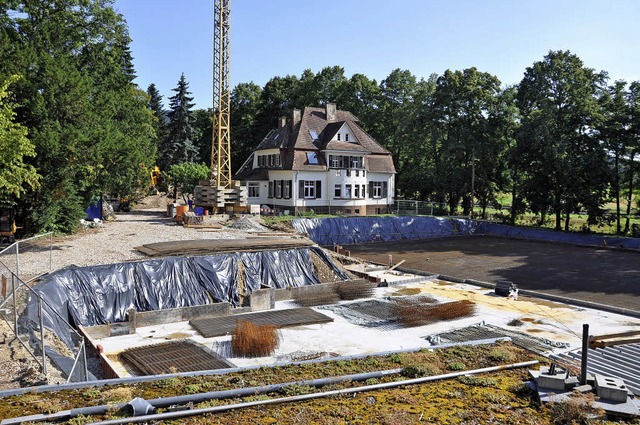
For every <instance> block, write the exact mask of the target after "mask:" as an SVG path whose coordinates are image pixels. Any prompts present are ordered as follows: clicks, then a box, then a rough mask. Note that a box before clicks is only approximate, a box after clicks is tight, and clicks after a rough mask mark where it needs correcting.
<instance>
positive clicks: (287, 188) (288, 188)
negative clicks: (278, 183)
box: [284, 180, 292, 199]
mask: <svg viewBox="0 0 640 425" xmlns="http://www.w3.org/2000/svg"><path fill="white" fill-rule="evenodd" d="M291 183H292V181H291V180H285V191H284V193H285V195H286V196H285V198H286V199H291V187H292V184H291Z"/></svg>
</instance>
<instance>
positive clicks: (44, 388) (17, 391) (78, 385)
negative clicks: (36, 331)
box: [0, 337, 511, 399]
mask: <svg viewBox="0 0 640 425" xmlns="http://www.w3.org/2000/svg"><path fill="white" fill-rule="evenodd" d="M499 341H511V338H509V337H502V338H490V339H482V340H475V341H466V342H455V343H451V344H443V345H431V346H424V347H413V348H405V349H402V350H390V351H380V352H377V353H368V354H352V355H348V356H338V357H331V358H325V359H313V360H302V361H299V362H281V363H271V364H267V365H255V366H245V367H235V368H228V369H215V370H204V371H202V370H201V371H197V372H182V373H172V374H165V375H148V376H131V377H127V378H114V379H103V380H99V381H90V382H70V383H68V384H59V385H41V386H37V387H24V388H14V389H11V390H5V391H0V399H1V398H4V397H11V396H15V395H21V394H26V393H41V392H55V391H63V390H77V389H82V388H93V387H99V386H106V385H120V384H138V383H141V382H152V381H159V380H161V379H167V378H185V377H192V376H210V375H226V374H229V373H235V372H244V371H247V370H253V369H259V368H261V367H267V368H269V367H282V366H285V365H298V364H308V363H322V362H331V361H338V360H346V361H348V360H357V359H363V358H366V357H380V356H388V355H391V354H396V353H410V352H414V351H419V350H422V349H429V350H435V349H437V348H444V347H449V346H452V345H456V346H457V345H482V344H494V343H496V342H499ZM36 360H37V358H36Z"/></svg>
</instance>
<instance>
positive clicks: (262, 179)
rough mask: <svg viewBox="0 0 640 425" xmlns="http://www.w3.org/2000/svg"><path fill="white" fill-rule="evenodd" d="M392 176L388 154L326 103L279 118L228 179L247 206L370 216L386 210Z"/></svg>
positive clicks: (392, 186) (352, 119)
mask: <svg viewBox="0 0 640 425" xmlns="http://www.w3.org/2000/svg"><path fill="white" fill-rule="evenodd" d="M395 172H396V171H395V167H394V165H393V158H392V157H391V153H390V152H389V151H388V150H386V149H385V148H383V147H382V146H381V145H380V144H378V142H376V141H375V140H374V139H373V138H372V137H371V136H370V135H368V134H367V133H366V132H365V131H364V130H363V129H362V128H360V126H359V125H358V118H356V117H355V116H354V115H353V114H352V113H350V112H347V111H340V110H337V109H336V105H335V104H332V103H328V104H327V105H326V106H325V107H324V108H311V107H305V108H304V110H303V111H300V110H298V109H296V110H294V111H293V114H292V119H291V121H289V122H287V119H286V117H282V118H280V120H279V125H278V129H274V130H271V131H270V132H269V134H267V135H266V137H265V138H264V139H263V140H262V142H261V143H260V144H259V145H258V147H257V148H256V150H255V151H254V152H253V153H252V154H251V155H250V156H249V158H247V160H246V161H245V163H244V164H243V165H242V167H241V168H240V170H238V172H237V174H236V175H235V176H234V177H233V178H234V180H240V181H241V182H242V185H246V187H247V192H248V201H249V203H250V204H259V205H268V206H270V207H271V208H273V209H274V210H276V211H278V212H280V213H287V212H289V213H290V214H299V213H301V212H306V211H310V210H313V211H314V212H315V213H318V214H325V213H329V214H347V215H371V214H381V213H387V212H389V211H390V209H391V206H392V205H393V195H394V190H395Z"/></svg>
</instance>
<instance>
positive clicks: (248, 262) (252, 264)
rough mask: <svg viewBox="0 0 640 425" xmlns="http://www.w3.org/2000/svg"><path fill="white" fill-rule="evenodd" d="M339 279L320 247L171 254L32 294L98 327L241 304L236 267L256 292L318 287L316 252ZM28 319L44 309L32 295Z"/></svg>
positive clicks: (67, 337) (100, 269)
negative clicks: (147, 314) (144, 315)
mask: <svg viewBox="0 0 640 425" xmlns="http://www.w3.org/2000/svg"><path fill="white" fill-rule="evenodd" d="M312 251H313V252H314V253H315V254H317V255H318V256H319V257H320V258H321V259H322V260H323V261H324V262H325V263H326V264H327V265H328V266H329V267H330V268H331V270H333V272H334V273H335V274H336V276H338V278H339V279H342V280H347V279H348V276H347V275H346V274H345V273H344V271H342V270H341V269H339V268H338V267H337V266H336V265H335V263H334V262H333V261H332V260H331V258H330V257H329V256H327V254H326V253H325V252H324V251H323V250H322V249H320V248H317V247H309V248H298V249H289V250H280V251H263V252H239V253H227V254H218V255H210V256H201V257H169V258H163V259H154V260H147V261H140V262H133V263H120V264H109V265H103V266H94V267H75V266H72V267H68V268H65V269H62V270H58V271H57V272H54V273H52V274H50V275H48V276H46V277H45V278H44V279H43V280H42V281H41V283H39V284H38V285H37V286H35V287H34V288H33V289H34V290H35V291H37V292H39V293H40V294H42V297H43V299H45V300H46V301H47V303H49V305H51V306H52V307H53V308H55V309H56V310H57V311H58V313H60V314H61V315H62V316H63V317H65V316H66V318H67V319H68V321H69V323H71V324H72V325H75V326H77V325H82V326H94V325H102V324H106V323H107V322H110V323H116V322H122V321H125V320H126V319H127V311H129V310H130V309H132V308H134V309H135V310H136V311H151V310H162V309H168V308H178V307H188V306H196V305H203V304H211V303H215V302H229V303H231V304H232V305H233V306H238V305H239V304H240V297H239V295H238V265H239V263H242V266H243V267H242V270H243V272H242V273H243V279H244V282H245V286H246V289H247V292H248V293H249V294H250V293H251V292H253V291H254V290H256V289H260V288H265V287H269V288H288V287H298V286H305V285H316V284H318V283H320V280H319V279H318V277H317V276H316V274H315V272H314V270H313V267H312V263H311V252H312ZM26 314H27V316H28V318H29V319H30V320H31V321H33V322H35V323H37V321H38V305H37V300H36V297H34V296H31V297H30V299H29V301H28V303H27V310H26ZM42 314H43V321H44V322H43V323H44V325H45V326H46V327H48V328H49V329H51V330H53V331H54V332H55V333H56V334H57V335H58V337H59V338H60V339H61V340H62V341H63V342H64V343H65V344H66V345H67V346H69V347H72V346H74V345H75V343H74V341H73V337H72V335H71V333H70V331H69V328H68V327H67V326H66V325H65V324H64V323H62V321H60V319H59V318H58V317H57V316H55V315H54V314H51V313H50V312H48V309H47V308H43V311H42Z"/></svg>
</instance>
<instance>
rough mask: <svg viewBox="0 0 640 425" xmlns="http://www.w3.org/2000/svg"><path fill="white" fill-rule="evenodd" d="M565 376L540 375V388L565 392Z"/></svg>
mask: <svg viewBox="0 0 640 425" xmlns="http://www.w3.org/2000/svg"><path fill="white" fill-rule="evenodd" d="M565 376H566V375H565V374H564V373H562V374H557V375H549V374H543V373H541V374H540V377H539V378H538V382H537V384H538V386H539V387H542V388H548V389H550V390H562V391H564V389H565V386H564V380H565Z"/></svg>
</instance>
